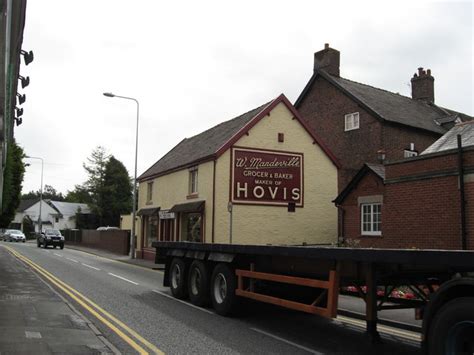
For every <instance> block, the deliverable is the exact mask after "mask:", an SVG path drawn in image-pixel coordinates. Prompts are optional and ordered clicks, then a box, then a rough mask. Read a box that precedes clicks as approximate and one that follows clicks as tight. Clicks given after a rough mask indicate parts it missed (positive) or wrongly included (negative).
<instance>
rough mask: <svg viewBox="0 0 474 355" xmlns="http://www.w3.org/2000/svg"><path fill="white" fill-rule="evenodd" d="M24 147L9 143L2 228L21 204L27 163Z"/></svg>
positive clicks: (11, 218) (0, 218)
mask: <svg viewBox="0 0 474 355" xmlns="http://www.w3.org/2000/svg"><path fill="white" fill-rule="evenodd" d="M24 157H25V153H24V152H23V148H21V147H20V146H19V145H17V144H16V142H15V141H12V142H11V143H10V144H9V145H8V150H7V160H6V164H5V170H4V175H3V200H2V209H1V214H0V228H7V227H8V225H9V224H10V223H11V221H12V220H13V218H15V211H16V209H17V208H18V206H19V205H20V197H21V188H22V184H23V176H24V174H25V165H24V164H23V158H24Z"/></svg>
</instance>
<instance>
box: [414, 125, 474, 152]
mask: <svg viewBox="0 0 474 355" xmlns="http://www.w3.org/2000/svg"><path fill="white" fill-rule="evenodd" d="M458 135H461V145H462V146H463V147H469V146H474V121H468V122H464V123H459V124H457V125H455V126H454V127H453V128H451V129H450V130H449V131H448V132H447V133H446V134H445V135H443V136H442V137H441V138H440V139H438V140H437V141H436V142H434V143H433V144H432V145H430V146H429V147H428V148H426V149H425V150H424V151H423V152H422V153H421V155H425V154H430V153H437V152H441V151H445V150H450V149H456V148H457V147H458V139H457V136H458Z"/></svg>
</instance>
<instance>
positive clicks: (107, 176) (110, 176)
mask: <svg viewBox="0 0 474 355" xmlns="http://www.w3.org/2000/svg"><path fill="white" fill-rule="evenodd" d="M103 191H104V195H103V197H102V199H101V203H102V211H103V214H102V222H103V223H104V225H109V226H119V225H120V215H121V214H125V213H130V212H131V210H132V184H131V181H130V176H129V175H128V171H127V169H126V168H125V166H124V165H123V163H122V162H120V161H119V160H117V159H115V157H114V156H111V157H110V158H109V160H108V161H107V164H106V166H105V172H104V190H103Z"/></svg>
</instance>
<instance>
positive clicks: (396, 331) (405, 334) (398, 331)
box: [336, 316, 421, 341]
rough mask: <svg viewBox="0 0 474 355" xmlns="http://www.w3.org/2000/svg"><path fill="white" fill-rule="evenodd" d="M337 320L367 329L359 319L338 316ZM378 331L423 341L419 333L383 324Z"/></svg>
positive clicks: (379, 325) (378, 327)
mask: <svg viewBox="0 0 474 355" xmlns="http://www.w3.org/2000/svg"><path fill="white" fill-rule="evenodd" d="M336 320H338V321H340V322H343V323H349V324H352V325H355V326H357V327H361V328H365V322H364V321H361V320H358V319H353V318H348V317H344V316H337V318H336ZM377 330H378V331H379V332H381V333H384V334H389V335H395V336H399V337H401V338H405V339H409V340H415V341H421V335H420V334H419V333H415V332H411V331H409V330H403V329H397V328H393V327H388V326H385V325H381V324H377Z"/></svg>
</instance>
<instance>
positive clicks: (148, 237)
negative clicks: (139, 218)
mask: <svg viewBox="0 0 474 355" xmlns="http://www.w3.org/2000/svg"><path fill="white" fill-rule="evenodd" d="M144 220H145V243H144V244H145V246H146V247H147V248H151V247H152V245H151V243H153V242H156V241H157V240H158V216H146V217H145V218H144Z"/></svg>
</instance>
